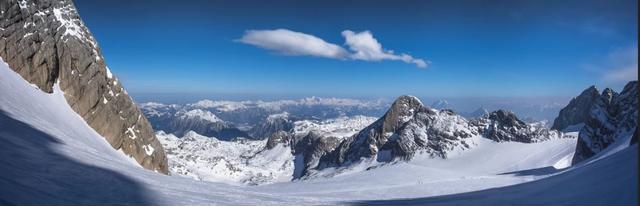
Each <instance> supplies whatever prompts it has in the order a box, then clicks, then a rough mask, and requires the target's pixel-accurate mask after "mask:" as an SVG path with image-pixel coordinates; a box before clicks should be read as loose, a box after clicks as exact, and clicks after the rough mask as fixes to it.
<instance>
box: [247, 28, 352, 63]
mask: <svg viewBox="0 0 640 206" xmlns="http://www.w3.org/2000/svg"><path fill="white" fill-rule="evenodd" d="M238 41H240V42H242V43H245V44H250V45H254V46H257V47H261V48H265V49H269V50H273V51H276V52H279V53H282V54H285V55H294V56H301V55H308V56H318V57H327V58H334V59H345V58H346V57H347V56H348V52H347V51H346V50H345V49H344V48H342V47H340V46H338V45H335V44H331V43H328V42H326V41H324V40H322V39H320V38H318V37H315V36H313V35H309V34H305V33H300V32H295V31H291V30H287V29H276V30H248V31H246V32H245V34H244V36H242V38H240V39H239V40H238Z"/></svg>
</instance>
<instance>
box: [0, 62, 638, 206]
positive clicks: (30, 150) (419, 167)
mask: <svg viewBox="0 0 640 206" xmlns="http://www.w3.org/2000/svg"><path fill="white" fill-rule="evenodd" d="M0 80H1V81H0V94H2V95H0V111H2V112H0V125H1V126H0V156H2V157H11V158H0V165H3V167H2V170H0V182H3V184H2V185H3V186H0V201H1V202H2V204H7V205H126V204H134V205H211V204H220V205H283V204H293V205H352V204H355V205H358V204H360V205H376V204H382V205H398V204H418V205H423V204H430V205H461V204H468V203H469V202H472V203H473V204H474V205H514V204H520V203H527V204H531V205H548V204H554V203H567V204H578V205H590V204H598V205H600V204H610V205H634V204H637V203H638V202H637V193H638V187H637V185H636V182H637V181H638V175H637V172H638V165H637V152H638V147H637V144H635V145H633V146H630V147H629V146H628V145H625V144H619V145H617V146H619V147H618V148H619V149H618V150H610V149H607V151H604V152H600V153H598V154H596V155H595V156H594V157H593V158H590V159H589V160H587V161H583V162H581V163H580V164H578V165H574V166H570V162H571V158H572V156H573V153H574V150H575V145H576V139H575V138H557V139H549V140H546V141H540V142H535V143H521V142H508V141H507V142H500V143H498V142H495V141H493V140H490V139H487V138H479V139H477V140H478V141H476V142H475V143H476V144H477V145H476V146H475V147H472V148H470V149H468V150H465V151H463V152H460V153H448V156H447V159H442V158H433V157H431V156H430V155H429V154H426V153H424V154H417V155H415V156H414V157H413V158H412V159H411V160H410V161H399V162H396V163H395V164H384V165H378V164H376V163H372V164H361V165H353V166H354V167H343V168H340V169H334V168H327V170H322V171H319V173H318V174H319V175H318V176H317V177H318V178H312V179H306V180H302V179H301V180H294V181H283V182H276V183H273V184H264V185H260V186H252V187H248V186H241V185H235V184H226V183H217V182H204V181H197V180H193V179H191V178H184V177H182V176H180V175H174V176H166V175H161V174H158V173H154V172H150V171H147V170H145V169H143V168H140V166H139V165H138V163H136V162H134V160H132V159H130V158H129V157H127V155H125V154H123V153H121V152H118V151H116V150H113V148H112V147H111V146H110V145H109V144H108V142H107V141H106V140H104V139H103V138H101V136H100V134H98V133H96V132H95V130H93V129H92V128H91V127H90V125H88V124H86V122H85V121H84V119H82V117H80V116H79V115H77V114H76V113H75V112H74V111H73V109H72V108H71V107H70V106H69V104H68V103H67V102H66V99H65V97H64V94H63V93H62V92H61V91H60V90H59V89H58V87H54V92H53V93H52V94H47V93H44V92H41V91H39V90H38V89H36V88H35V87H33V86H32V85H30V84H29V83H28V82H26V81H25V80H23V79H22V78H21V77H20V76H19V75H18V74H16V73H15V72H13V71H12V70H10V69H9V68H7V66H6V65H5V64H0ZM194 137H196V139H198V141H200V142H216V141H215V140H214V139H210V138H206V139H205V138H197V136H194ZM198 141H196V142H198ZM226 143H233V142H226ZM254 143H259V144H258V145H256V147H258V146H260V145H262V144H266V143H262V142H254ZM214 144H215V143H214ZM217 144H220V145H226V146H230V145H231V144H225V142H224V141H218V143H217ZM176 145H178V144H176ZM247 145H251V144H250V143H248V144H247ZM301 145H308V144H301ZM311 145H313V144H311ZM614 145H616V144H614ZM191 146H193V144H189V143H185V144H184V146H183V147H184V148H189V147H191ZM274 146H275V148H277V147H280V146H279V145H278V144H274ZM218 147H220V148H225V146H218ZM233 147H235V146H233ZM238 147H240V148H244V149H239V150H233V151H228V152H235V153H236V154H238V153H243V151H248V152H249V154H252V153H253V152H255V151H256V150H255V149H252V148H251V147H243V146H238ZM265 147H266V145H265ZM175 148H179V146H176V147H175ZM193 148H194V150H197V148H199V147H196V146H194V147H193ZM226 148H229V147H226ZM272 148H273V147H272ZM280 148H283V147H280ZM327 148H328V147H327ZM608 148H612V146H610V147H608ZM147 149H148V150H151V149H154V150H156V149H157V148H147ZM220 151H225V150H224V149H221V150H220ZM271 151H275V150H271ZM194 153H195V154H197V153H196V152H194ZM319 153H322V152H319ZM176 154H177V153H176ZM176 154H171V155H176ZM201 154H202V155H203V156H205V155H207V154H206V153H205V152H201ZM276 154H284V155H283V156H278V157H277V158H276V157H270V155H271V154H269V155H267V154H266V153H265V154H264V155H261V156H260V157H268V158H267V160H268V161H258V160H259V159H256V162H254V163H243V161H242V158H238V159H236V160H239V161H235V160H231V159H230V160H229V162H234V163H238V164H237V165H242V166H244V165H246V166H247V169H246V170H243V172H236V173H234V174H231V175H229V177H233V178H237V179H243V178H242V177H246V176H244V174H257V171H264V169H266V168H268V169H267V170H269V171H277V170H272V168H276V167H275V166H274V167H272V168H270V167H265V165H268V163H269V162H273V164H274V165H278V164H280V163H283V162H286V161H287V160H290V158H291V155H290V153H286V152H285V153H276ZM273 155H275V154H273ZM176 156H177V155H176ZM185 156H186V155H185ZM216 156H223V157H227V156H225V154H224V153H223V152H219V153H217V154H213V155H211V156H210V157H212V159H213V158H215V157H216ZM228 156H229V157H231V155H228ZM235 157H238V156H235ZM280 157H282V158H280ZM272 160H278V161H272ZM280 160H282V161H280ZM224 161H227V160H224ZM170 162H171V161H170ZM276 163H278V164H276ZM184 164H185V167H184V168H199V167H197V166H196V164H191V163H189V162H188V161H185V162H184ZM289 164H290V163H289ZM289 164H288V165H285V167H284V169H283V170H281V171H283V173H282V174H284V173H287V174H288V173H290V172H292V171H291V170H290V169H291V168H288V166H289ZM207 166H208V165H207ZM254 166H255V167H254ZM272 166H273V165H272ZM293 166H294V167H293V170H294V171H293V173H294V174H295V173H296V172H297V171H296V169H295V166H296V156H295V155H294V156H293ZM373 167H375V169H370V170H367V168H373ZM225 170H226V169H224V168H223V169H222V170H217V171H221V172H220V173H217V174H220V175H222V174H225V172H224V171H225ZM322 173H339V174H338V175H334V176H332V177H331V178H322V176H323V175H321V174H322ZM274 174H275V173H274ZM265 176H266V175H265ZM201 177H204V176H201ZM225 177H226V176H225ZM274 177H279V176H278V175H274ZM282 177H284V176H282ZM288 178H289V177H287V179H288ZM226 181H231V182H232V181H234V179H232V178H227V179H226ZM594 185H597V187H594Z"/></svg>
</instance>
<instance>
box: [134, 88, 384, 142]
mask: <svg viewBox="0 0 640 206" xmlns="http://www.w3.org/2000/svg"><path fill="white" fill-rule="evenodd" d="M385 105H386V103H384V102H383V101H380V100H376V101H364V100H355V99H338V98H318V97H311V98H304V99H300V100H279V101H271V102H264V101H238V102H234V101H212V100H202V101H198V102H196V103H192V104H184V105H178V104H162V103H155V102H148V103H143V104H140V108H141V109H142V111H143V113H144V115H145V116H146V117H147V118H148V119H149V121H150V122H151V124H152V125H153V127H154V128H155V129H156V130H162V131H165V132H168V133H173V134H175V135H176V136H178V137H180V136H182V135H183V134H184V133H185V132H187V131H189V130H192V131H195V132H197V133H199V134H201V135H204V136H209V137H216V138H219V139H225V140H229V139H234V138H237V137H241V138H247V139H267V138H268V137H269V136H271V135H272V134H274V133H275V132H278V131H287V132H292V130H293V128H294V127H295V126H296V125H295V124H296V122H298V124H300V125H298V128H301V127H305V126H304V125H306V127H315V126H317V125H320V124H321V125H329V124H328V123H318V122H321V121H336V122H334V123H333V125H335V126H338V125H339V124H341V123H346V124H352V123H351V122H344V121H343V120H347V119H351V118H350V117H354V116H361V118H360V119H361V120H363V118H366V116H370V115H375V116H379V114H382V113H383V112H384V108H385ZM190 111H194V112H195V111H201V112H199V114H202V115H205V116H215V117H216V118H217V119H219V120H220V121H217V123H213V122H211V121H205V120H204V119H203V118H196V117H197V116H198V115H192V118H186V117H185V118H181V117H182V116H183V115H182V114H186V113H188V112H190ZM192 113H193V112H192ZM200 120H202V121H200ZM354 123H355V122H354ZM355 124H357V123H355ZM345 126H346V127H350V126H349V125H345ZM326 129H328V128H325V130H326ZM352 132H353V131H352Z"/></svg>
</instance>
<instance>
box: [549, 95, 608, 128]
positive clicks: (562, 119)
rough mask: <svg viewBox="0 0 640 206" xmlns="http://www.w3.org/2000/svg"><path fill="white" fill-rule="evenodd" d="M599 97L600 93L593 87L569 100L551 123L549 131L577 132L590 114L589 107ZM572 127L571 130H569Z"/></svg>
mask: <svg viewBox="0 0 640 206" xmlns="http://www.w3.org/2000/svg"><path fill="white" fill-rule="evenodd" d="M599 97H600V92H599V91H598V89H597V88H596V87H595V86H591V87H589V88H587V89H586V90H584V91H583V92H582V93H580V95H578V96H577V97H574V98H573V99H571V101H570V102H569V104H568V105H567V106H566V107H565V108H563V109H562V110H560V114H559V115H558V117H557V118H556V119H555V120H554V121H553V126H551V129H555V130H565V129H570V130H579V129H580V128H579V127H581V126H582V125H583V124H584V122H585V121H586V120H587V118H588V117H589V115H590V113H591V107H593V105H594V104H595V102H596V100H597V99H598V98H599ZM569 127H573V128H569Z"/></svg>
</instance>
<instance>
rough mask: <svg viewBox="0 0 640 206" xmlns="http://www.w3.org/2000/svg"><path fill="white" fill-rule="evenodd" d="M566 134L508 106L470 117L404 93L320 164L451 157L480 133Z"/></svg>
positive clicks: (522, 137) (534, 138)
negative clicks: (526, 118)
mask: <svg viewBox="0 0 640 206" xmlns="http://www.w3.org/2000/svg"><path fill="white" fill-rule="evenodd" d="M561 137H563V135H562V133H560V132H558V131H554V130H548V129H546V128H543V127H537V126H534V125H529V124H526V123H524V122H523V121H521V120H519V119H518V118H517V117H516V115H515V114H513V113H512V112H509V111H504V110H498V111H495V112H491V113H489V114H486V115H484V116H483V117H481V118H478V119H474V120H471V121H469V120H467V119H465V118H464V117H462V116H460V115H458V114H456V113H455V112H453V111H451V110H448V109H442V110H436V109H432V108H429V107H426V106H424V105H423V104H422V102H421V101H420V100H419V99H418V98H416V97H413V96H401V97H399V98H398V99H397V100H396V101H395V102H394V103H393V104H392V106H391V108H390V109H389V110H388V111H387V113H386V114H385V115H384V116H383V117H381V118H380V119H378V120H377V121H376V122H374V123H373V124H371V125H369V126H368V127H366V128H364V129H362V130H361V131H360V132H358V133H357V134H355V135H353V136H351V137H348V138H345V139H344V140H343V141H342V142H340V143H339V144H338V147H337V148H336V149H335V150H332V151H330V152H328V153H326V154H325V155H323V156H322V157H321V158H320V162H319V163H318V165H317V169H323V168H327V167H339V166H345V165H349V164H351V163H354V162H358V161H361V160H364V159H375V160H376V161H379V162H388V161H394V160H408V159H411V158H412V157H413V156H414V155H415V154H416V153H424V154H427V155H429V156H431V157H440V158H447V155H448V154H449V153H450V152H452V151H456V150H458V151H459V150H466V149H469V148H471V147H473V146H474V145H475V144H476V143H475V141H476V140H477V138H487V139H491V140H493V141H496V142H502V141H515V142H523V143H531V142H538V141H544V140H548V139H551V138H561Z"/></svg>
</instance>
